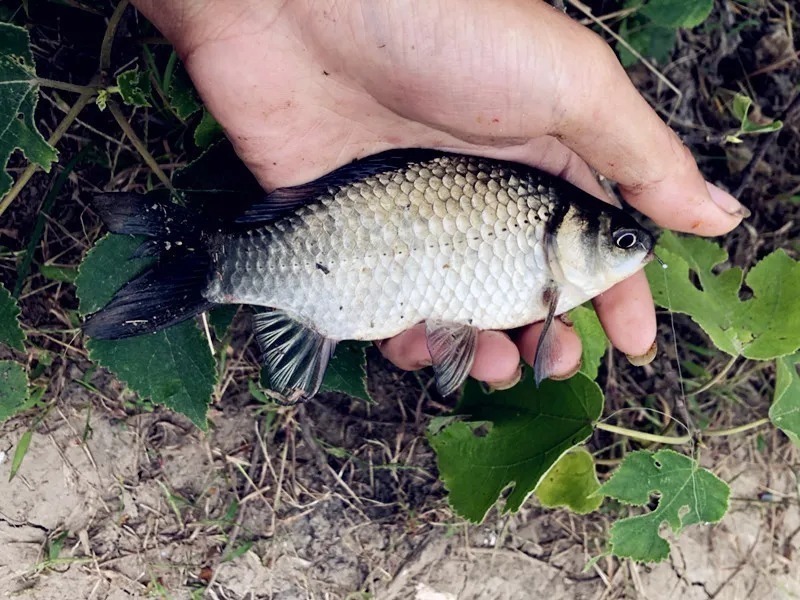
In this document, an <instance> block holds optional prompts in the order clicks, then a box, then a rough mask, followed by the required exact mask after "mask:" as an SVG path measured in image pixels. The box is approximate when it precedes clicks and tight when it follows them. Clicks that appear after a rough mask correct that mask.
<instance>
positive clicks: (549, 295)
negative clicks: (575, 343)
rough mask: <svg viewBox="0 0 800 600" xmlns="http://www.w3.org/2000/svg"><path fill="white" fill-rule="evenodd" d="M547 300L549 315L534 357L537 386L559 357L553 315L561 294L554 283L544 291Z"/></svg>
mask: <svg viewBox="0 0 800 600" xmlns="http://www.w3.org/2000/svg"><path fill="white" fill-rule="evenodd" d="M543 295H544V298H545V301H546V302H547V317H546V318H545V320H544V326H543V327H542V333H541V335H540V336H539V345H538V346H537V347H536V356H534V358H533V376H534V378H535V380H536V387H537V388H538V387H539V384H540V383H542V381H543V380H545V379H547V378H548V377H550V375H552V373H553V364H554V362H555V360H556V358H557V355H556V353H557V352H558V342H556V334H555V330H554V329H553V327H552V325H553V317H555V316H556V307H557V306H558V299H559V297H560V294H559V292H558V288H557V287H556V286H555V285H554V284H550V285H548V286H547V287H546V288H545V290H544V292H543Z"/></svg>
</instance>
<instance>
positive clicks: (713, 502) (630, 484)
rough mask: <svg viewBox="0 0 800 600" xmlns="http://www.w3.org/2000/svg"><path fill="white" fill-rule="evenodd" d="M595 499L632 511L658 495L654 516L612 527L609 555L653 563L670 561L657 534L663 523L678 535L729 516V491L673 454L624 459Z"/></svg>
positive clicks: (665, 452)
mask: <svg viewBox="0 0 800 600" xmlns="http://www.w3.org/2000/svg"><path fill="white" fill-rule="evenodd" d="M598 493H599V494H603V495H605V496H609V497H611V498H616V499H617V500H619V501H620V502H623V503H625V504H632V505H636V506H645V505H647V504H648V503H649V502H650V496H651V495H652V494H658V495H659V498H658V506H657V508H656V509H655V510H653V511H652V512H649V513H647V514H643V515H638V516H635V517H628V518H625V519H620V520H619V521H617V522H616V523H614V525H613V526H612V527H611V540H610V543H611V552H612V553H613V554H615V555H616V556H619V557H625V558H632V559H633V560H638V561H645V562H653V561H661V560H664V559H665V558H666V557H667V556H668V555H669V543H668V542H667V541H666V540H665V539H664V538H662V537H661V536H660V535H659V533H658V532H659V529H660V528H661V525H662V524H663V523H666V524H668V525H669V527H670V528H671V529H672V531H673V533H675V534H676V535H677V534H680V533H681V531H683V529H684V528H685V527H688V526H689V525H694V524H695V523H706V524H707V523H716V522H717V521H719V520H720V519H722V517H723V516H724V515H725V513H726V512H727V510H728V496H729V495H730V488H729V487H728V485H727V484H726V483H725V482H724V481H722V480H721V479H719V478H718V477H717V476H716V475H714V474H713V473H712V472H711V471H708V470H707V469H703V468H701V467H700V465H699V464H698V463H697V461H695V460H693V459H691V458H689V457H688V456H684V455H683V454H678V453H677V452H674V451H673V450H659V451H658V452H656V453H652V452H646V451H643V450H639V451H636V452H631V453H630V454H628V455H627V456H626V457H625V460H623V461H622V464H621V465H620V466H619V468H618V469H617V470H616V472H615V473H614V475H612V476H611V479H609V480H608V481H607V482H606V483H605V484H603V485H602V486H601V487H600V490H599V492H598Z"/></svg>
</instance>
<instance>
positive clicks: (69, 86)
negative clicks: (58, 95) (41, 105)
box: [33, 77, 100, 94]
mask: <svg viewBox="0 0 800 600" xmlns="http://www.w3.org/2000/svg"><path fill="white" fill-rule="evenodd" d="M33 82H34V83H35V84H37V85H40V86H42V87H47V88H53V89H55V90H62V91H64V92H75V93H76V94H85V93H87V92H88V93H93V94H96V93H97V91H98V90H99V89H100V88H99V87H94V86H90V85H78V84H75V83H67V82H66V81H55V80H54V79H45V78H44V77H36V78H35V79H34V80H33Z"/></svg>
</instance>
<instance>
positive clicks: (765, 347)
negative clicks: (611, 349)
mask: <svg viewBox="0 0 800 600" xmlns="http://www.w3.org/2000/svg"><path fill="white" fill-rule="evenodd" d="M657 252H658V254H659V256H660V257H661V258H662V259H663V260H664V261H665V262H666V263H667V264H668V265H669V267H668V268H667V269H662V268H661V267H660V265H658V264H655V263H651V264H649V265H648V266H647V268H646V269H645V271H646V273H647V278H648V280H649V282H650V287H651V289H652V290H653V297H654V299H655V301H656V302H657V303H658V304H659V305H660V306H663V307H664V308H669V309H670V310H673V311H675V312H681V313H684V314H688V315H689V316H691V317H692V320H694V321H695V323H697V324H698V325H700V327H702V329H703V330H704V331H705V332H706V333H707V334H708V335H709V337H710V338H711V341H712V342H714V345H716V346H717V348H719V349H720V350H722V351H723V352H727V353H728V354H730V355H732V356H737V355H742V356H746V357H747V358H753V359H757V360H767V359H770V358H775V357H777V356H783V355H786V354H790V353H792V352H794V351H795V350H797V349H798V347H800V303H798V302H797V301H796V298H797V290H798V289H800V263H798V262H797V261H795V260H792V259H791V258H789V256H787V255H786V253H785V252H784V251H783V250H777V251H775V252H773V253H772V254H770V255H769V256H767V257H766V258H764V259H763V260H762V261H761V262H759V263H758V264H757V265H756V266H755V267H753V268H752V269H751V270H750V272H749V273H748V274H747V278H746V279H745V283H747V285H748V287H749V288H750V289H751V290H752V291H753V297H752V298H751V299H749V300H746V301H741V300H739V290H740V287H741V284H742V270H741V269H739V268H738V267H732V268H728V269H723V270H722V271H721V272H720V273H719V274H718V275H717V274H715V273H714V269H715V267H717V266H718V265H721V264H722V263H724V262H725V261H727V259H728V255H727V253H726V252H725V251H724V250H723V249H722V248H720V247H719V246H717V245H716V244H714V243H712V242H709V241H707V240H703V239H700V238H695V237H683V236H682V237H678V236H676V235H674V234H672V233H670V232H666V233H664V234H663V235H662V236H661V239H660V240H659V244H658V248H657ZM690 270H691V271H692V272H693V273H694V274H695V275H696V277H697V279H698V280H699V286H700V288H701V289H698V288H697V287H695V285H694V284H693V283H692V280H691V274H690Z"/></svg>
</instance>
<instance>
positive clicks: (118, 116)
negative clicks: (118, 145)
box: [107, 100, 174, 191]
mask: <svg viewBox="0 0 800 600" xmlns="http://www.w3.org/2000/svg"><path fill="white" fill-rule="evenodd" d="M107 107H108V110H109V112H111V114H112V115H113V116H114V119H115V120H116V121H117V125H119V128H120V129H122V131H123V132H124V133H125V135H126V136H127V137H128V139H129V140H130V141H131V143H132V144H133V146H134V147H135V148H136V151H137V152H138V153H139V155H140V156H141V157H142V159H143V160H144V162H145V163H147V166H148V167H150V169H151V170H152V171H153V173H155V175H156V177H158V179H159V181H161V183H163V184H164V185H165V186H166V188H167V189H168V190H170V191H174V188H173V187H172V182H171V181H170V180H169V177H167V176H166V174H165V173H164V171H162V170H161V167H159V166H158V163H157V162H156V159H155V158H153V155H152V154H150V151H149V150H148V149H147V146H145V145H144V142H142V140H140V139H139V136H138V135H136V132H135V131H134V130H133V128H132V127H131V124H130V123H128V121H127V120H126V119H125V115H123V114H122V111H121V110H120V109H119V105H118V104H117V103H116V102H114V101H113V100H109V101H108V104H107Z"/></svg>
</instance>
